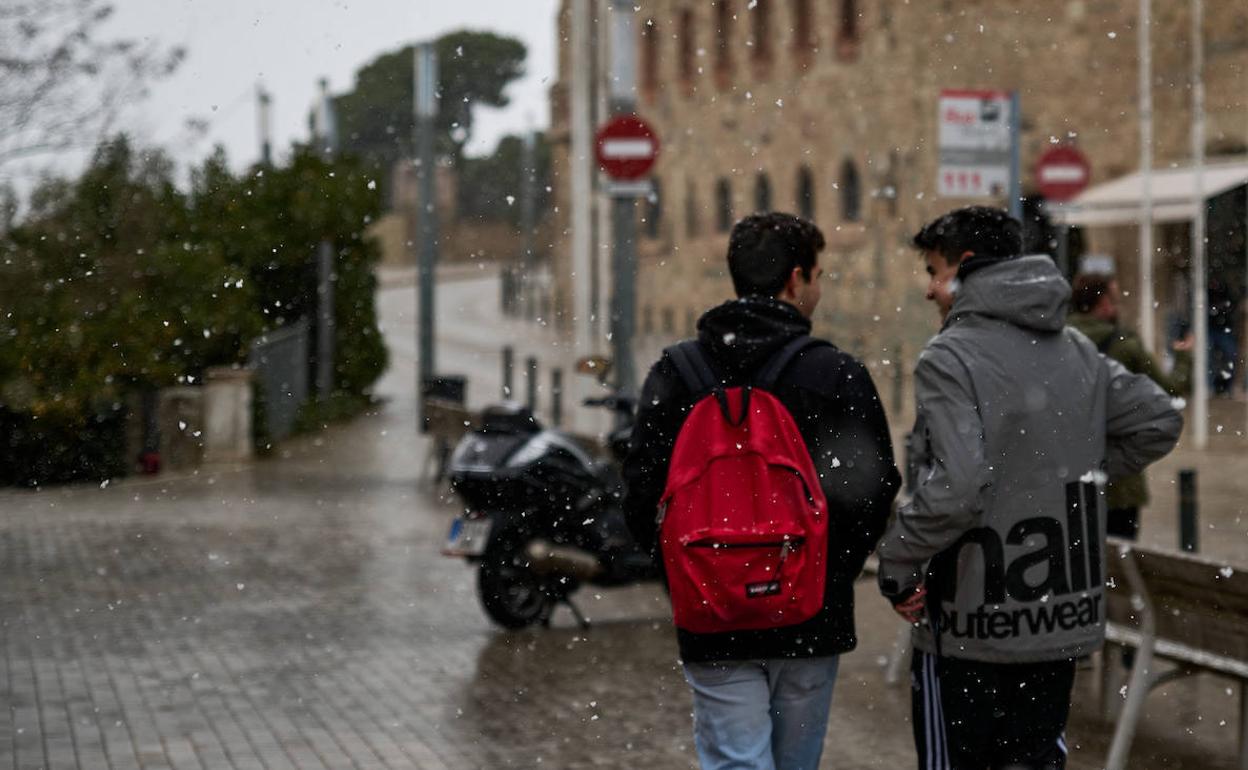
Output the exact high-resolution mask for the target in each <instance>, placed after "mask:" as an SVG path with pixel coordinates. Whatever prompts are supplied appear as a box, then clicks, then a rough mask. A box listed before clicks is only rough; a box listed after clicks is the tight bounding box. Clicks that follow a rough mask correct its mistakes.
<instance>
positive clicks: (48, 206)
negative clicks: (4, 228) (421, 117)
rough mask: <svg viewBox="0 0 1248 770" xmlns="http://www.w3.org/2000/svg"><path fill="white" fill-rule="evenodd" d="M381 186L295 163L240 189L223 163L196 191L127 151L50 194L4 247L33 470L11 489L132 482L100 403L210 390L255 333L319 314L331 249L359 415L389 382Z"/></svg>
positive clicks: (195, 182) (114, 150)
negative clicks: (382, 299) (186, 387)
mask: <svg viewBox="0 0 1248 770" xmlns="http://www.w3.org/2000/svg"><path fill="white" fill-rule="evenodd" d="M376 188H377V185H376V184H375V183H374V182H373V180H371V179H369V178H368V177H367V176H366V175H365V174H364V173H363V172H362V171H361V170H360V167H359V165H358V164H357V163H355V162H354V161H351V160H341V161H337V162H333V163H330V162H327V161H325V160H323V159H322V158H320V157H318V156H317V155H315V154H314V153H312V152H310V151H309V150H307V149H306V148H296V149H295V151H294V153H293V155H292V158H291V160H290V162H289V163H288V164H285V165H283V166H280V167H254V168H252V169H250V170H248V171H246V172H244V173H242V174H234V173H232V172H231V171H230V170H229V167H228V165H227V163H226V159H225V157H224V155H223V153H221V152H220V151H218V152H217V154H215V155H214V156H213V157H212V158H210V159H209V160H208V161H207V162H205V163H204V164H203V165H202V166H201V167H200V168H198V169H195V170H194V172H193V173H192V181H191V185H190V189H189V190H188V191H183V190H181V189H179V188H178V186H177V185H176V184H175V182H174V168H173V165H172V164H171V163H170V162H169V161H168V160H167V158H165V157H164V156H163V155H162V154H161V153H158V152H138V151H136V150H135V149H134V148H133V147H132V146H131V144H130V143H129V142H128V141H126V140H125V139H116V140H113V141H111V142H108V143H106V144H104V145H102V146H101V147H100V149H99V150H98V151H97V153H96V155H95V157H94V159H93V162H92V163H91V165H90V166H89V167H88V168H87V170H86V171H85V172H84V173H83V174H82V176H81V177H79V178H78V179H76V180H64V179H53V180H49V181H46V182H44V183H43V184H41V185H40V186H39V187H38V189H36V190H35V192H34V193H33V195H32V197H31V200H30V206H29V211H28V212H27V213H26V216H25V217H24V218H23V219H22V220H21V221H20V222H19V223H18V224H17V226H16V227H14V228H13V229H11V230H10V231H9V232H7V233H4V234H3V235H0V308H2V309H3V310H0V414H3V415H5V419H6V420H7V421H8V422H6V423H5V427H9V428H10V429H9V430H6V433H5V436H6V438H5V440H4V441H3V442H0V466H5V465H11V466H13V467H21V468H26V469H28V470H25V471H22V472H21V473H13V474H5V475H4V476H0V483H6V484H13V483H21V484H40V483H48V482H52V481H64V480H68V479H73V478H101V477H106V476H111V475H116V474H117V473H119V472H123V471H124V469H125V467H126V466H127V465H128V464H129V462H130V461H131V460H133V458H125V457H122V454H124V451H125V447H124V441H120V440H116V436H115V435H114V434H113V433H109V432H108V430H112V428H109V429H108V430H105V429H104V428H103V427H102V426H103V425H104V424H108V425H112V422H113V421H115V419H120V420H122V421H123V423H124V416H123V417H120V418H115V417H110V418H109V420H105V421H104V422H103V423H102V422H100V420H99V415H100V414H101V411H100V407H99V406H98V405H99V404H117V403H121V402H122V401H123V400H124V397H125V394H126V393H127V392H129V391H131V390H133V389H141V388H153V387H155V388H159V387H165V386H168V385H173V384H176V383H186V382H199V381H200V378H201V377H202V375H203V371H204V369H206V368H207V367H210V366H218V365H230V364H236V363H241V362H243V361H244V360H246V358H247V352H248V349H249V346H250V343H251V341H252V340H253V339H255V337H256V336H258V335H259V334H261V333H263V332H265V331H270V330H272V329H275V328H278V327H280V326H281V325H283V324H284V323H286V322H289V321H294V320H296V319H297V318H299V317H302V316H305V315H306V316H309V317H314V316H315V301H316V283H315V282H316V272H315V249H316V245H317V243H319V242H320V241H321V240H322V239H329V240H330V241H331V243H332V244H333V246H334V251H335V273H336V288H335V290H336V294H335V311H336V313H337V318H336V325H337V343H338V344H337V351H338V357H337V360H336V362H335V363H336V366H335V383H334V387H335V395H337V396H340V397H342V398H345V399H347V400H362V399H363V398H364V395H365V393H366V391H367V389H368V388H369V387H370V386H371V385H372V383H373V382H374V381H375V380H376V379H377V377H379V376H380V375H381V373H382V371H384V369H385V367H386V350H385V347H384V344H383V342H382V340H381V335H380V332H379V330H378V327H377V320H376V309H375V307H374V300H373V291H374V289H375V279H374V277H373V266H374V265H375V264H376V261H377V259H378V251H377V247H376V246H375V245H374V244H373V243H371V242H370V241H368V240H367V239H366V238H365V235H364V233H365V229H366V227H367V225H368V224H369V223H370V222H371V221H372V220H373V219H374V218H375V217H376V216H377V215H378V213H379V211H380V197H379V194H378V192H377V189H376ZM109 414H113V415H114V416H115V414H116V412H115V410H114V411H111V412H109ZM105 434H107V435H105ZM35 457H42V458H43V459H41V460H39V461H38V462H34V461H33V460H32V459H31V458H35ZM19 476H20V478H18V477H19Z"/></svg>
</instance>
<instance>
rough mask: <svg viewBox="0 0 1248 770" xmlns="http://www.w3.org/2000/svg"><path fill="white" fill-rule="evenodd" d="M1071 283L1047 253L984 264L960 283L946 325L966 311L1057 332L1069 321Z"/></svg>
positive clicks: (1030, 327)
mask: <svg viewBox="0 0 1248 770" xmlns="http://www.w3.org/2000/svg"><path fill="white" fill-rule="evenodd" d="M1069 309H1070V284H1069V283H1067V282H1066V279H1065V278H1063V277H1062V274H1061V271H1060V270H1058V269H1057V265H1055V264H1053V260H1052V259H1051V258H1050V257H1049V256H1048V255H1047V254H1032V255H1029V256H1025V257H1018V258H1016V259H1007V260H1002V261H997V262H993V263H991V264H985V265H983V266H982V267H980V268H979V269H977V270H975V271H974V272H972V273H970V274H969V275H967V276H966V279H965V280H963V281H961V285H960V286H959V287H958V293H957V298H956V299H955V300H954V301H953V307H952V308H951V309H950V311H949V319H948V320H947V321H946V322H945V327H946V328H948V327H949V326H951V325H953V324H955V323H957V321H958V319H959V318H962V317H964V316H967V315H982V316H988V317H989V318H998V319H1000V320H1002V321H1008V322H1009V323H1012V324H1014V325H1015V326H1021V327H1023V328H1026V329H1035V330H1037V331H1048V332H1056V331H1060V330H1061V329H1062V327H1063V326H1065V325H1066V315H1067V313H1068V312H1069Z"/></svg>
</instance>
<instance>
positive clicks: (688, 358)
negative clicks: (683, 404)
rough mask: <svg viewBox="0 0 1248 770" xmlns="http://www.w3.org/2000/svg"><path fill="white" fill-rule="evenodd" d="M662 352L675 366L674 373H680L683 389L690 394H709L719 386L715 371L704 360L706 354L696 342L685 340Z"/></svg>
mask: <svg viewBox="0 0 1248 770" xmlns="http://www.w3.org/2000/svg"><path fill="white" fill-rule="evenodd" d="M663 352H664V353H666V354H667V355H668V356H669V357H670V358H671V359H672V363H674V364H676V371H677V372H679V373H680V378H681V379H682V380H684V382H685V387H687V388H689V392H690V393H693V394H695V395H701V394H703V393H710V392H711V391H712V390H714V389H715V388H717V387H718V386H719V384H720V381H719V377H717V376H716V375H715V370H714V369H712V368H711V364H710V362H709V361H707V360H706V353H704V352H702V346H701V345H700V344H698V341H697V340H685V341H684V342H681V343H678V344H675V345H672V346H671V347H669V348H667V349H666V350H664V351H663Z"/></svg>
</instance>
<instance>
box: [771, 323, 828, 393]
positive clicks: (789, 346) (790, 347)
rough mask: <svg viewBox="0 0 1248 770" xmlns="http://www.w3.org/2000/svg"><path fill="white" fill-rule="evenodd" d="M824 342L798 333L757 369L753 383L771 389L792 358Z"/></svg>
mask: <svg viewBox="0 0 1248 770" xmlns="http://www.w3.org/2000/svg"><path fill="white" fill-rule="evenodd" d="M824 344H826V343H825V342H824V341H823V340H817V339H815V338H814V337H811V336H810V335H808V334H799V335H798V336H796V337H794V338H793V339H791V340H789V341H788V342H786V343H785V345H784V347H782V348H780V350H779V351H778V352H777V353H776V354H775V355H773V356H772V357H771V359H770V360H769V361H767V363H766V364H764V365H763V368H762V369H760V370H759V373H758V376H757V377H755V378H754V383H755V384H756V385H757V386H758V387H760V388H762V389H763V390H771V389H772V388H774V387H775V385H776V382H778V381H779V380H780V375H781V374H784V370H785V368H786V367H788V365H789V364H790V363H792V361H793V359H794V358H796V357H797V356H799V355H801V354H802V353H804V352H806V350H808V349H809V348H813V347H816V346H819V345H824Z"/></svg>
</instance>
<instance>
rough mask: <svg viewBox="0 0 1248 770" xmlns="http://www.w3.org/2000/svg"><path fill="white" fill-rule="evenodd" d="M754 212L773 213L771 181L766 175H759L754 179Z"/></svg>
mask: <svg viewBox="0 0 1248 770" xmlns="http://www.w3.org/2000/svg"><path fill="white" fill-rule="evenodd" d="M754 210H755V211H758V212H763V211H771V180H770V179H768V178H767V175H766V174H759V175H758V176H757V177H756V178H755V179H754Z"/></svg>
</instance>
